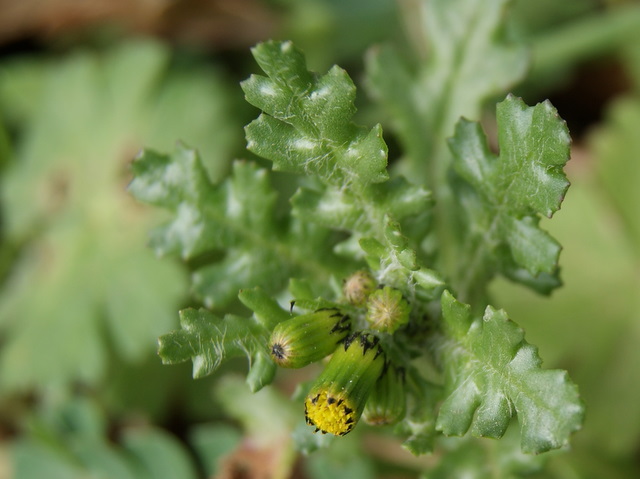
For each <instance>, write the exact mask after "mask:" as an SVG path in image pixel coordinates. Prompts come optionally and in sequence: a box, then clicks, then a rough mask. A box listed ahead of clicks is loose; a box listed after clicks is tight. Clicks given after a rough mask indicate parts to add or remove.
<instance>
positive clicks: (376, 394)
mask: <svg viewBox="0 0 640 479" xmlns="http://www.w3.org/2000/svg"><path fill="white" fill-rule="evenodd" d="M406 402H407V400H406V395H405V389H404V369H402V368H397V367H395V366H392V365H391V364H387V367H386V368H385V370H384V371H383V373H382V375H381V376H380V378H379V379H378V381H377V382H376V384H375V386H374V387H373V390H372V391H371V395H370V396H369V400H368V401H367V404H366V406H365V407H364V412H363V413H362V418H363V419H364V421H365V422H366V423H367V424H370V425H372V426H382V425H385V424H394V423H396V422H398V421H400V420H401V419H402V418H404V415H405V413H406V410H407V404H406Z"/></svg>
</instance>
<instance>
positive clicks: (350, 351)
mask: <svg viewBox="0 0 640 479" xmlns="http://www.w3.org/2000/svg"><path fill="white" fill-rule="evenodd" d="M385 362H386V359H385V355H384V353H383V351H382V348H381V346H380V344H379V340H378V338H377V337H375V336H373V335H371V334H366V333H362V332H356V333H353V334H351V335H350V336H348V337H347V338H346V339H345V340H344V342H343V343H342V344H341V345H340V346H339V347H338V348H336V350H335V352H334V353H333V356H331V360H330V361H329V363H328V364H327V366H326V367H325V369H324V371H323V372H322V373H321V374H320V376H318V378H317V379H316V381H315V383H314V385H313V386H312V388H311V391H310V392H309V394H308V396H307V398H306V399H305V403H304V407H305V417H306V421H307V424H309V425H311V426H315V427H316V431H321V432H323V433H331V434H334V435H336V436H344V435H345V434H347V433H348V432H350V431H351V430H352V429H353V427H354V426H355V425H356V423H357V422H358V420H359V419H360V416H361V415H362V412H363V410H364V406H365V403H366V402H367V398H368V397H369V393H370V392H371V390H372V388H373V386H374V385H375V383H376V381H377V379H378V377H379V376H380V373H381V372H382V370H383V369H384V365H385Z"/></svg>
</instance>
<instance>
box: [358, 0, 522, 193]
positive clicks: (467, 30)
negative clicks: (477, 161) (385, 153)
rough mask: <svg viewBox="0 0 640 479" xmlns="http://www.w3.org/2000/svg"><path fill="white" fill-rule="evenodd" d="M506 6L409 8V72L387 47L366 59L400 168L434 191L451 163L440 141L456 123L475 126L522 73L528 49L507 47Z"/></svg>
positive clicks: (456, 0)
mask: <svg viewBox="0 0 640 479" xmlns="http://www.w3.org/2000/svg"><path fill="white" fill-rule="evenodd" d="M510 3H511V1H509V0H489V1H486V0H482V1H481V0H435V1H428V2H427V1H422V2H414V3H412V4H411V6H409V7H408V8H409V10H408V12H407V15H406V18H408V21H409V22H410V25H409V26H408V28H410V31H412V32H415V33H416V35H415V36H414V37H413V38H414V39H415V44H414V49H415V50H416V52H415V54H414V55H413V57H412V58H411V62H412V68H409V66H408V64H407V63H406V62H403V61H402V54H400V53H399V52H397V51H395V50H394V49H391V48H388V47H385V48H381V49H377V50H373V52H372V54H371V55H370V56H369V58H368V63H367V70H368V79H369V85H370V86H371V89H372V90H373V92H374V94H375V95H376V97H377V98H379V99H380V101H381V102H382V103H383V105H384V106H385V108H386V109H387V110H388V111H389V112H390V114H391V117H392V122H393V124H394V127H395V129H396V131H397V133H398V136H399V138H400V140H401V142H402V145H403V147H404V151H405V154H406V156H407V163H406V164H403V165H401V169H402V170H403V171H405V172H406V173H407V177H408V178H411V179H412V181H414V182H415V183H418V184H424V185H429V186H430V187H431V188H432V189H433V190H434V192H439V191H440V190H441V189H442V188H445V187H446V174H447V170H448V167H449V164H450V158H449V155H448V152H447V151H446V147H445V145H444V140H445V138H447V137H448V136H450V135H451V134H452V133H453V127H454V125H455V123H456V121H458V119H459V118H460V117H461V116H464V117H466V118H471V119H479V117H480V112H481V106H482V104H483V102H484V101H485V100H486V99H488V98H490V97H492V96H494V95H497V94H502V93H503V92H504V91H505V90H506V89H507V88H509V87H510V86H511V85H513V84H514V83H515V82H516V81H518V80H519V79H520V78H521V77H522V76H523V75H524V73H525V70H526V68H527V65H528V63H529V55H528V54H527V50H526V49H525V48H524V47H523V46H522V45H520V44H517V43H515V42H513V41H511V39H510V38H509V37H508V31H509V30H508V29H507V28H505V23H506V22H505V12H506V10H507V7H508V5H509V4H510ZM425 57H426V61H425V60H423V58H425ZM414 65H417V67H415V66H414ZM427 160H429V165H431V166H428V165H427V163H426V161H427ZM438 196H439V195H438Z"/></svg>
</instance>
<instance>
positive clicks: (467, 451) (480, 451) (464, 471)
mask: <svg viewBox="0 0 640 479" xmlns="http://www.w3.org/2000/svg"><path fill="white" fill-rule="evenodd" d="M518 439H519V438H518V433H517V432H513V430H512V429H509V430H508V431H507V433H506V434H505V435H504V437H503V438H502V439H500V440H499V441H482V440H479V439H476V438H473V437H466V438H455V439H447V438H444V439H443V440H441V441H439V447H438V448H437V449H436V452H435V454H434V456H437V457H439V459H440V460H439V461H437V465H436V466H435V467H434V468H429V469H428V472H426V473H425V476H424V477H425V478H426V477H428V478H429V479H448V478H451V477H465V478H469V479H499V478H509V479H516V478H521V477H529V476H532V475H533V474H535V473H536V472H547V474H545V475H544V476H541V477H550V476H549V474H548V472H549V471H543V469H544V465H545V464H546V462H547V459H548V455H546V454H539V455H532V454H525V453H523V452H522V451H521V450H520V445H519V444H518V443H519V440H518ZM533 477H537V476H533Z"/></svg>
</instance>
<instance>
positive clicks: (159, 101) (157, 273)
mask: <svg viewBox="0 0 640 479" xmlns="http://www.w3.org/2000/svg"><path fill="white" fill-rule="evenodd" d="M170 62H171V54H170V51H169V50H168V49H167V48H165V47H164V46H162V45H161V44H159V43H155V42H152V41H131V42H123V43H121V44H118V45H115V46H113V47H111V48H107V49H102V50H101V51H100V52H99V53H95V52H91V51H90V50H89V49H86V48H85V49H83V50H82V51H70V52H69V53H68V54H65V55H60V56H56V58H55V61H53V59H51V60H48V59H46V58H45V57H42V56H37V57H36V56H33V57H29V58H24V59H20V60H15V61H11V62H4V63H3V66H2V75H0V104H1V105H2V109H3V113H4V112H5V111H6V112H7V120H8V121H9V122H10V123H9V124H8V126H9V128H10V131H12V132H15V133H16V136H15V138H16V144H15V145H14V146H15V149H14V152H15V157H14V158H12V160H13V161H12V162H11V164H10V165H9V167H8V168H7V169H6V170H5V171H3V175H2V178H1V185H0V194H1V195H2V198H1V201H0V203H1V205H2V218H3V235H4V238H6V240H7V241H8V242H10V243H11V244H15V245H16V246H18V247H20V248H21V251H20V253H21V254H20V255H19V256H17V257H16V262H15V263H14V265H13V268H12V270H11V275H10V276H9V277H8V280H7V282H6V283H5V284H6V287H5V288H4V289H3V291H2V293H1V295H0V328H1V329H2V336H3V337H4V338H5V341H4V344H3V348H2V354H1V356H0V377H1V379H0V383H1V384H2V387H3V389H4V390H5V391H8V390H11V389H16V388H22V389H24V388H36V389H38V390H40V389H45V388H52V387H64V386H65V385H67V384H69V383H71V382H74V381H81V382H82V383H85V384H87V385H89V386H93V385H95V384H96V383H98V382H99V381H100V380H101V379H103V378H104V375H105V372H106V370H107V369H108V365H109V363H110V359H111V356H112V355H113V354H117V355H119V356H121V359H122V360H123V362H125V363H126V362H131V361H139V360H141V359H142V358H143V357H145V355H147V354H149V353H150V352H152V351H153V349H154V344H155V340H156V338H157V336H158V335H159V334H161V333H162V332H163V331H166V330H167V329H169V328H170V327H171V326H172V325H173V324H174V321H175V316H174V315H173V314H172V313H171V311H175V310H176V309H177V308H178V305H179V302H180V301H181V300H182V299H183V298H184V295H185V294H186V292H187V288H188V283H187V278H186V275H185V273H184V270H183V269H182V268H180V267H178V266H177V265H176V264H174V263H171V262H159V261H157V259H156V258H155V257H154V255H153V253H152V251H150V250H149V249H148V248H146V246H145V238H146V233H147V231H148V229H149V228H150V226H151V225H152V224H156V223H157V222H158V221H159V218H158V217H157V216H156V213H154V212H152V211H151V210H149V209H143V208H140V206H139V205H138V204H136V202H135V201H134V200H133V199H132V198H131V197H130V195H128V194H127V193H126V191H125V185H126V183H127V182H128V181H129V178H128V176H129V173H128V168H127V165H128V164H129V162H130V160H131V158H132V157H133V156H134V155H135V153H136V152H137V151H139V149H140V148H141V147H142V146H143V145H145V144H147V145H151V146H155V147H160V148H163V147H170V145H172V144H174V143H175V141H176V140H177V139H179V138H184V139H185V140H189V141H193V142H196V143H197V144H199V145H200V146H201V147H202V148H203V150H206V151H208V152H213V151H215V150H217V151H218V152H219V153H218V154H217V155H216V156H213V155H210V156H211V158H213V159H214V160H213V161H210V162H208V164H207V170H209V171H210V172H211V174H212V175H217V176H220V175H221V174H223V173H224V172H225V171H226V170H227V168H228V162H227V161H226V158H227V157H229V156H230V154H228V152H230V151H231V148H232V145H233V143H235V142H237V139H238V135H237V133H234V129H235V130H239V128H240V125H235V126H234V121H235V120H234V117H233V116H229V115H228V114H227V113H228V112H229V111H230V103H229V98H230V96H229V95H227V88H226V86H225V85H224V84H223V83H222V82H221V78H220V77H219V76H218V75H217V74H216V72H214V71H212V70H204V69H202V68H199V67H194V68H192V69H189V70H186V69H184V68H183V67H181V66H178V65H172V66H171V68H169V64H170ZM194 97H195V98H197V101H194V100H193V98H194ZM220 158H222V161H221V160H220ZM34 294H36V295H37V301H34Z"/></svg>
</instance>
